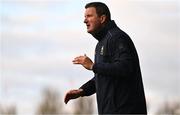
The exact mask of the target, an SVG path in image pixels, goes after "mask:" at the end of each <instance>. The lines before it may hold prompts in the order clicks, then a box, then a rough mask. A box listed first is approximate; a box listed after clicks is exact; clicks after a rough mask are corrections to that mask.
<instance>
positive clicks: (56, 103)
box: [37, 88, 62, 115]
mask: <svg viewBox="0 0 180 115" xmlns="http://www.w3.org/2000/svg"><path fill="white" fill-rule="evenodd" d="M59 99H60V96H59V94H58V92H57V91H55V90H52V89H50V88H46V89H45V90H44V92H43V98H42V102H41V103H40V105H39V107H38V110H37V115H40V114H59V113H62V104H61V103H60V100H59Z"/></svg>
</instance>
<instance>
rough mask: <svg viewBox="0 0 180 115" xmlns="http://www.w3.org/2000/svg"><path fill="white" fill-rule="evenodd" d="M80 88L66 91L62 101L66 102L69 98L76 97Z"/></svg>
mask: <svg viewBox="0 0 180 115" xmlns="http://www.w3.org/2000/svg"><path fill="white" fill-rule="evenodd" d="M81 91H82V90H79V89H78V90H70V91H69V92H67V93H66V96H65V98H64V102H65V103H66V104H67V103H68V101H69V100H71V99H76V98H78V97H79V96H80V92H81Z"/></svg>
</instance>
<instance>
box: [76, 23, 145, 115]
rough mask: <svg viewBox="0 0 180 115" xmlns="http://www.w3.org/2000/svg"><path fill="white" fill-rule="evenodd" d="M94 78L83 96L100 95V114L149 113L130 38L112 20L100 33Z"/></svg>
mask: <svg viewBox="0 0 180 115" xmlns="http://www.w3.org/2000/svg"><path fill="white" fill-rule="evenodd" d="M93 36H94V37H95V38H96V39H97V40H98V43H97V45H96V50H95V63H94V66H93V72H94V74H95V76H94V78H92V79H91V80H90V81H88V82H87V83H85V84H84V85H83V86H81V87H80V88H82V89H83V90H84V94H83V96H89V95H92V94H94V93H96V95H97V104H98V112H99V114H122V113H124V114H132V113H137V114H146V113H147V110H146V101H145V95H144V88H143V83H142V77H141V71H140V66H139V59H138V55H137V52H136V49H135V46H134V44H133V42H132V40H131V39H130V37H129V36H128V35H127V34H126V33H125V32H123V31H122V30H120V29H119V28H118V27H117V26H116V24H115V22H114V21H110V22H109V23H108V24H106V26H105V27H104V28H103V29H102V30H101V31H100V32H99V33H97V34H95V35H93Z"/></svg>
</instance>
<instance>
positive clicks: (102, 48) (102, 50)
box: [100, 46, 104, 55]
mask: <svg viewBox="0 0 180 115" xmlns="http://www.w3.org/2000/svg"><path fill="white" fill-rule="evenodd" d="M103 54H104V46H102V47H101V51H100V55H103Z"/></svg>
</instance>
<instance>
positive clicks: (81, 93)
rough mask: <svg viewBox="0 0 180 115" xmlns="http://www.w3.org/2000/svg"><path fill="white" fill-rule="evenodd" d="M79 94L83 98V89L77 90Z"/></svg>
mask: <svg viewBox="0 0 180 115" xmlns="http://www.w3.org/2000/svg"><path fill="white" fill-rule="evenodd" d="M79 92H80V96H81V97H82V96H83V89H79Z"/></svg>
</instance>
